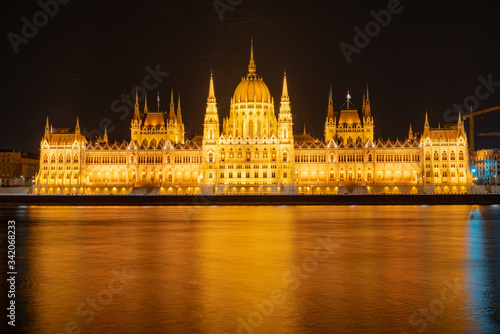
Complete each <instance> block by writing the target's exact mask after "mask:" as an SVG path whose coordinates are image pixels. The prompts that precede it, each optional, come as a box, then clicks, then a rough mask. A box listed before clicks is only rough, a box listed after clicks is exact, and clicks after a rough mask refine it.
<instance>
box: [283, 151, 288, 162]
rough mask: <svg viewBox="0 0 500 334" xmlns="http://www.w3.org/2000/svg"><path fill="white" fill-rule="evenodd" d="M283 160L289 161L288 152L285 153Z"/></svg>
mask: <svg viewBox="0 0 500 334" xmlns="http://www.w3.org/2000/svg"><path fill="white" fill-rule="evenodd" d="M283 161H284V162H287V161H288V153H286V152H284V153H283Z"/></svg>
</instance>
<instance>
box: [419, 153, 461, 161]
mask: <svg viewBox="0 0 500 334" xmlns="http://www.w3.org/2000/svg"><path fill="white" fill-rule="evenodd" d="M433 158H434V160H439V153H438V151H434V154H433ZM425 160H431V153H430V152H427V153H426V154H425ZM441 160H448V154H447V152H442V153H441ZM450 160H456V155H455V151H451V153H450ZM458 160H464V152H463V151H460V152H458Z"/></svg>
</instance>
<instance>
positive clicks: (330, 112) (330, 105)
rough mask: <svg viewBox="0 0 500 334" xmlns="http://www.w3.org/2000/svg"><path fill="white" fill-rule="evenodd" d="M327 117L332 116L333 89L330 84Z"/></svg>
mask: <svg viewBox="0 0 500 334" xmlns="http://www.w3.org/2000/svg"><path fill="white" fill-rule="evenodd" d="M327 117H328V118H333V91H332V85H330V95H329V96H328V115H327Z"/></svg>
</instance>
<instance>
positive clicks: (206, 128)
mask: <svg viewBox="0 0 500 334" xmlns="http://www.w3.org/2000/svg"><path fill="white" fill-rule="evenodd" d="M218 138H219V115H218V114H217V102H216V100H215V90H214V76H213V74H212V71H210V85H209V88H208V97H207V108H206V110H205V121H204V123H203V143H204V144H205V143H207V142H210V143H212V144H213V143H215V140H217V139H218ZM205 149H208V146H207V147H206V148H205V146H204V150H205Z"/></svg>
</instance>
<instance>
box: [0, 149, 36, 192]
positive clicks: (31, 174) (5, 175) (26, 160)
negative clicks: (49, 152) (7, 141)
mask: <svg viewBox="0 0 500 334" xmlns="http://www.w3.org/2000/svg"><path fill="white" fill-rule="evenodd" d="M39 166H40V156H39V155H38V154H36V153H21V152H16V151H14V150H9V149H0V186H2V187H9V186H10V187H12V186H17V187H19V186H32V185H33V183H34V181H35V176H36V173H37V172H38V170H39Z"/></svg>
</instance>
